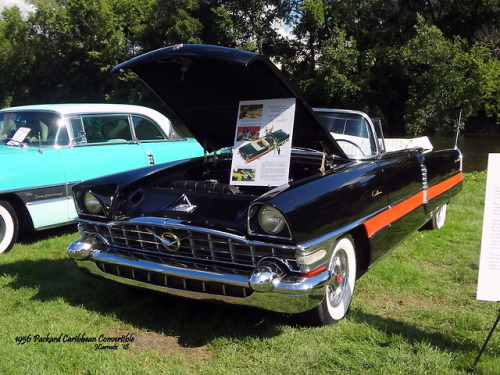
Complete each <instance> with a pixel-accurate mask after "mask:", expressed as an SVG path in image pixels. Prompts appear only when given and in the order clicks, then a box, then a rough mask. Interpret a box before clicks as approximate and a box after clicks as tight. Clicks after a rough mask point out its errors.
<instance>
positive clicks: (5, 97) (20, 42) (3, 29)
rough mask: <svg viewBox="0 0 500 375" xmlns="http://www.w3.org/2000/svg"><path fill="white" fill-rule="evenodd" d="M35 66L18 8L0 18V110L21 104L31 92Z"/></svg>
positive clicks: (26, 28) (25, 25)
mask: <svg viewBox="0 0 500 375" xmlns="http://www.w3.org/2000/svg"><path fill="white" fill-rule="evenodd" d="M33 63H34V58H33V54H32V49H31V46H30V44H29V31H28V25H27V24H26V22H25V21H23V19H22V18H21V13H20V11H19V8H18V7H12V8H6V9H4V10H3V12H2V13H1V15H0V66H1V67H2V74H0V108H2V107H7V106H11V105H15V104H18V103H21V102H22V100H23V98H24V97H26V95H27V94H28V93H29V92H30V89H31V79H30V78H31V77H30V72H31V70H32V66H33Z"/></svg>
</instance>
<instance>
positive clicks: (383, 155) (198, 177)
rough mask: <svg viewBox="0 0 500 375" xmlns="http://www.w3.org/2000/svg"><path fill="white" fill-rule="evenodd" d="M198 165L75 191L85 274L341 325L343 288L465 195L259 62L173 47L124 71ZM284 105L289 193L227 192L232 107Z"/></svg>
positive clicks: (412, 148) (451, 153)
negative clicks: (154, 100)
mask: <svg viewBox="0 0 500 375" xmlns="http://www.w3.org/2000/svg"><path fill="white" fill-rule="evenodd" d="M120 70H131V71H133V72H135V73H136V74H137V75H138V76H139V77H141V78H142V79H143V80H144V81H145V82H146V83H147V84H149V85H150V87H151V88H152V89H153V90H154V91H156V93H157V94H158V95H159V96H160V97H161V98H162V99H163V100H164V102H165V103H166V104H167V106H168V107H169V108H170V109H171V110H172V111H174V112H175V114H176V115H177V117H178V118H179V119H180V120H181V121H182V122H183V124H184V125H185V126H187V127H188V128H189V130H190V131H191V132H192V134H193V135H194V137H195V138H196V139H197V140H198V141H199V142H200V144H202V145H203V147H204V149H205V151H206V156H205V157H201V158H194V159H188V160H182V161H176V162H170V163H166V164H162V165H155V166H151V167H147V168H143V169H136V170H132V171H129V172H124V173H120V174H115V175H111V176H107V177H102V178H98V179H93V180H88V181H84V182H82V183H80V184H78V185H75V187H74V189H73V194H74V198H75V202H76V205H77V211H78V214H79V218H78V222H79V230H80V233H81V238H80V239H78V240H76V241H75V242H73V243H72V244H71V245H70V246H69V247H68V249H67V254H68V255H69V256H70V257H71V258H73V259H74V260H75V261H76V264H77V265H78V266H79V267H80V268H82V269H83V270H84V271H86V272H89V273H91V274H93V275H96V276H100V277H103V278H106V279H109V280H113V281H117V282H120V283H124V284H128V285H133V286H137V287H142V288H147V289H152V290H156V291H160V292H165V293H169V294H173V295H178V296H184V297H189V298H195V299H204V300H210V301H222V302H227V303H234V304H240V305H247V306H255V307H259V308H263V309H268V310H272V311H277V312H286V313H295V314H299V316H300V317H301V318H303V320H304V321H305V322H307V323H308V324H313V325H325V324H331V323H334V322H336V321H338V320H340V319H342V318H343V317H344V316H345V314H346V312H347V310H348V307H349V304H350V302H351V299H352V295H353V291H354V284H355V282H356V279H357V278H358V277H360V276H361V275H362V274H363V273H364V272H365V271H367V270H368V269H369V268H370V266H372V265H373V264H374V263H375V262H376V261H377V260H379V259H380V258H381V256H382V255H384V254H385V253H387V251H389V250H390V249H391V248H393V247H394V246H396V245H397V244H398V243H399V242H400V241H402V240H403V239H404V238H405V237H407V236H408V235H409V234H410V233H412V232H414V231H415V230H417V229H419V228H421V227H422V226H424V225H426V223H427V225H430V226H431V227H434V228H439V227H441V226H442V225H443V223H444V219H445V216H446V207H447V203H448V202H449V201H450V199H451V198H452V197H453V196H454V195H455V194H457V193H458V192H459V191H460V189H461V187H462V155H461V153H460V151H459V150H458V149H456V148H455V149H449V150H439V151H434V150H432V145H430V143H429V142H428V140H427V139H426V138H425V137H424V139H414V140H405V139H398V140H384V138H383V136H382V133H381V131H380V128H379V127H378V126H377V127H376V126H375V125H374V123H373V121H372V120H371V119H370V118H369V117H368V116H366V115H365V114H364V113H361V112H356V111H346V110H331V109H325V110H322V109H317V110H316V111H313V109H312V108H310V107H309V105H308V104H307V103H306V102H305V100H304V99H303V98H302V97H301V95H300V94H299V93H298V92H297V91H295V90H294V89H293V88H292V86H291V85H290V84H289V83H288V81H287V80H286V79H285V78H284V77H283V75H282V74H281V72H280V71H279V70H278V69H277V68H276V67H275V66H274V65H273V64H272V63H271V62H270V61H269V60H268V59H267V58H265V57H264V56H262V55H259V54H255V53H250V52H245V51H241V50H235V49H229V48H223V47H215V46H204V45H177V46H173V47H167V48H164V49H160V50H157V51H153V52H150V53H147V54H144V55H142V56H139V57H136V58H134V59H132V60H129V61H127V62H125V63H123V64H121V65H118V66H117V67H115V68H114V69H113V71H114V72H117V71H120ZM279 98H295V103H296V104H295V109H294V111H295V114H294V119H293V137H292V138H291V142H292V153H291V156H290V169H289V173H288V182H287V183H285V184H282V185H280V186H277V187H276V186H275V187H272V186H254V185H248V184H247V185H242V186H238V185H237V184H236V185H235V184H234V183H233V184H231V181H230V180H231V176H232V173H233V169H232V165H231V163H232V157H233V152H232V151H231V150H228V149H227V148H228V147H231V146H233V143H234V137H235V136H234V135H235V123H236V121H237V118H238V111H239V103H240V101H250V100H267V99H279Z"/></svg>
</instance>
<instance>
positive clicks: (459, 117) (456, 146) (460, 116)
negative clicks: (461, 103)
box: [455, 109, 462, 149]
mask: <svg viewBox="0 0 500 375" xmlns="http://www.w3.org/2000/svg"><path fill="white" fill-rule="evenodd" d="M461 122H462V109H460V114H459V115H458V125H457V135H456V136H455V149H457V148H458V136H459V134H460V123H461Z"/></svg>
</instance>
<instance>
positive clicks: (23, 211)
mask: <svg viewBox="0 0 500 375" xmlns="http://www.w3.org/2000/svg"><path fill="white" fill-rule="evenodd" d="M0 201H6V202H9V203H10V205H11V206H12V208H14V211H15V212H16V215H17V220H18V223H19V230H20V231H21V232H25V231H31V230H34V226H33V220H32V219H31V215H30V214H29V212H28V209H27V208H26V205H25V204H24V202H23V201H22V199H21V198H20V197H19V196H18V195H17V194H15V193H9V194H0Z"/></svg>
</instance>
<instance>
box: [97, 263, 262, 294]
mask: <svg viewBox="0 0 500 375" xmlns="http://www.w3.org/2000/svg"><path fill="white" fill-rule="evenodd" d="M96 265H97V267H99V269H100V270H101V271H102V272H105V273H107V274H111V275H115V276H119V277H123V278H126V279H130V280H135V281H139V282H144V283H147V284H152V285H157V286H161V287H168V288H172V289H178V290H186V291H190V292H199V293H208V294H215V295H220V296H228V297H237V298H246V297H249V296H250V295H251V294H252V289H250V288H249V287H242V286H237V285H230V284H226V283H221V282H215V281H203V280H194V279H188V278H185V277H179V276H171V275H165V274H163V273H160V272H155V271H150V270H143V269H138V268H134V267H130V266H124V265H117V264H110V263H104V262H96Z"/></svg>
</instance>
